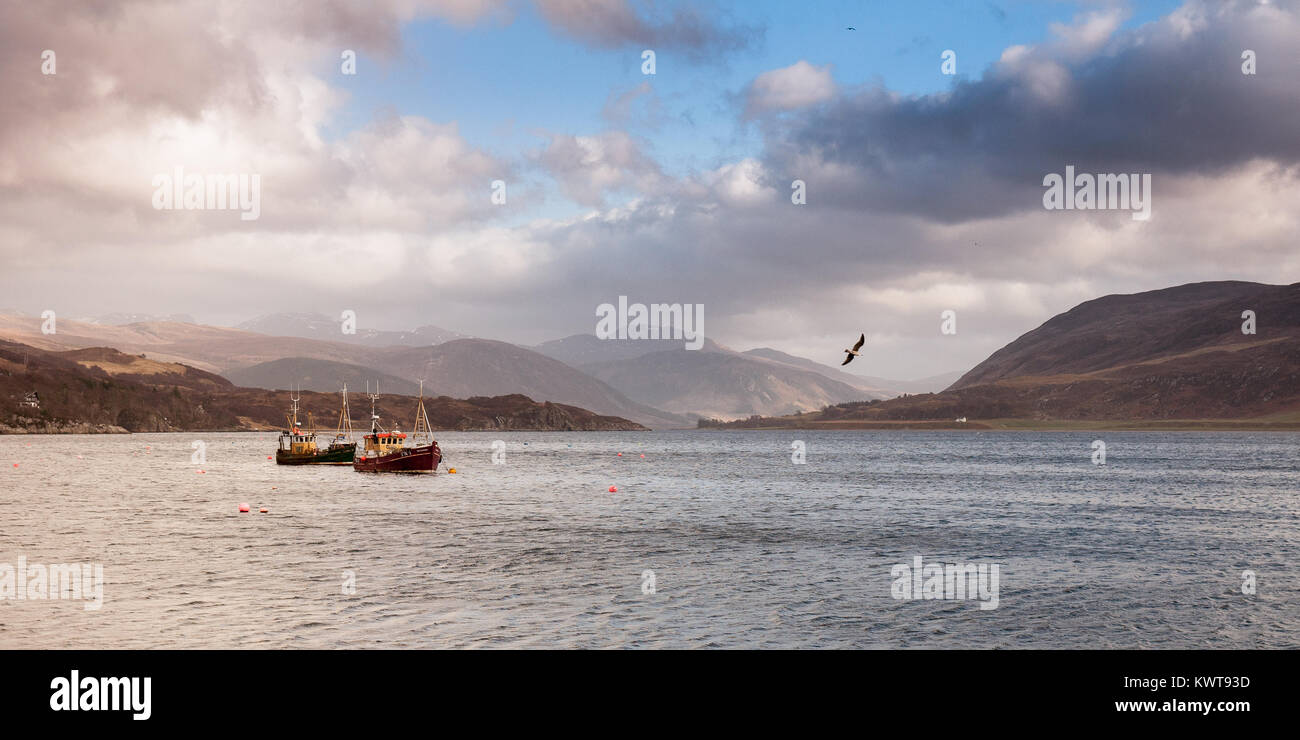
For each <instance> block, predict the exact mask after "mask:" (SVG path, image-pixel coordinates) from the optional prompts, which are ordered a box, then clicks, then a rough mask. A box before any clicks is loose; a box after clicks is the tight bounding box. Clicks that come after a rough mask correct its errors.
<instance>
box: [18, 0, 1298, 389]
mask: <svg viewBox="0 0 1300 740" xmlns="http://www.w3.org/2000/svg"><path fill="white" fill-rule="evenodd" d="M850 29H853V30H850ZM1297 38H1300V6H1298V5H1297V3H1296V2H1283V1H1281V0H1274V1H1273V2H1259V1H1254V0H1252V1H1250V2H1246V1H1244V0H1243V1H1233V0H1224V1H1219V0H1214V1H1212V2H1200V1H1198V0H1189V1H1188V2H1163V1H1154V0H1153V1H1151V2H1127V3H1125V2H1052V1H1050V0H1041V1H1038V2H1024V1H1012V0H1001V1H1000V2H980V1H978V0H971V1H969V2H967V1H960V0H932V1H928V2H927V1H917V2H883V1H881V2H840V1H828V2H808V3H788V2H766V1H765V2H735V3H724V2H698V1H697V2H691V3H682V2H674V1H672V0H655V1H654V2H638V1H635V0H534V1H533V2H526V1H524V0H429V1H422V0H378V1H375V2H366V3H360V2H358V3H350V2H342V1H341V0H339V1H335V2H322V3H261V2H246V3H245V2H228V3H210V2H197V1H196V2H186V1H181V2H166V3H164V2H144V1H124V0H119V1H116V2H113V1H110V2H103V3H97V4H94V5H91V6H81V5H77V4H53V3H27V2H11V1H9V0H3V1H2V2H0V87H3V89H2V90H0V310H3V309H10V310H18V311H23V312H26V313H30V314H39V313H40V312H41V311H44V310H55V311H56V312H57V313H58V315H60V316H69V317H77V316H99V315H105V314H112V313H141V314H155V315H165V314H188V315H190V316H193V317H196V318H197V319H198V320H199V321H202V322H205V323H212V324H220V325H234V324H237V323H239V322H241V321H244V320H246V319H250V318H252V317H254V316H257V315H261V314H266V313H276V312H317V313H322V314H325V315H329V316H340V315H341V312H343V311H345V310H346V311H353V312H355V314H356V316H357V323H358V325H359V326H368V327H374V328H379V329H403V328H412V327H415V326H419V325H424V324H435V325H438V326H442V327H444V328H447V329H452V330H455V331H459V332H463V333H467V334H472V335H476V336H482V337H488V338H493V339H501V340H505V341H511V342H516V343H520V344H536V343H539V342H542V341H545V340H548V339H554V338H559V337H563V336H567V335H569V334H576V333H591V332H593V331H594V329H595V323H596V309H597V307H598V306H599V305H600V304H603V303H616V302H617V299H618V297H619V296H623V295H625V296H628V299H629V301H630V302H643V303H683V304H700V305H703V306H704V331H705V334H706V335H707V336H708V337H709V338H710V339H713V340H714V341H716V342H719V343H721V344H723V345H725V346H729V347H732V348H734V349H740V350H743V349H749V348H752V347H760V346H767V347H773V348H776V349H780V350H783V351H786V352H790V353H792V354H796V355H801V356H806V357H810V358H812V359H815V360H818V361H822V362H828V363H834V364H838V361H839V359H840V358H842V356H843V355H842V353H841V352H840V350H841V348H842V347H845V346H848V345H849V344H851V343H852V341H853V340H854V339H856V337H857V335H858V333H859V332H862V333H865V334H866V337H867V342H866V345H865V347H864V351H863V356H862V357H861V359H859V360H858V361H857V362H855V364H854V366H853V368H852V369H854V370H856V371H857V372H860V373H864V374H869V375H876V376H883V377H892V378H900V379H912V378H920V377H925V376H928V375H934V374H939V373H944V372H949V371H954V370H965V369H968V368H970V367H971V366H973V365H974V364H976V363H978V362H979V361H981V360H983V359H984V358H985V357H986V356H987V355H988V354H990V353H991V352H993V351H995V350H997V349H998V348H999V347H1001V346H1003V345H1005V344H1006V343H1008V342H1010V341H1012V340H1014V339H1015V338H1016V337H1018V336H1020V335H1021V334H1023V333H1025V332H1027V331H1030V330H1032V329H1033V328H1034V327H1036V326H1038V325H1039V324H1041V323H1042V322H1043V321H1045V320H1047V319H1049V318H1051V316H1053V315H1055V314H1056V313H1059V312H1061V311H1065V310H1068V309H1069V308H1071V307H1073V306H1075V305H1077V304H1079V303H1081V302H1083V301H1087V300H1090V299H1093V298H1096V297H1099V296H1102V295H1106V294H1110V293H1131V292H1136V291H1141V290H1150V289H1156V288H1162V287H1168V286H1171V285H1179V284H1183V283H1187V282H1195V281H1201V280H1226V279H1238V280H1256V281H1261V282H1270V283H1291V282H1296V281H1300V250H1297V244H1296V235H1297V234H1298V233H1300V230H1298V229H1297V222H1298V221H1300V207H1297V206H1300V195H1297V194H1298V193H1300V190H1298V189H1297V188H1296V185H1297V183H1296V178H1297V175H1298V170H1297V163H1298V160H1300V134H1297V131H1300V126H1297V124H1296V122H1297V121H1300V115H1298V114H1300V110H1298V109H1300V47H1297V46H1296V44H1295V39H1297ZM647 50H649V51H653V53H654V74H646V73H645V72H646V69H645V68H644V54H643V53H644V52H645V51H647ZM1247 50H1249V51H1250V52H1251V54H1252V57H1251V58H1252V63H1253V64H1254V68H1253V70H1252V72H1253V73H1252V74H1246V73H1244V67H1243V65H1244V64H1246V62H1244V61H1243V53H1244V52H1246V51H1247ZM348 51H351V52H353V53H354V54H355V73H354V74H348V73H346V72H348V71H351V70H346V69H345V64H344V55H345V53H346V52H348ZM949 51H951V52H952V54H951V55H947V56H948V57H949V58H950V59H951V61H952V62H953V64H952V65H949V68H948V69H945V52H949ZM47 52H53V55H52V58H51V59H52V61H53V67H51V66H50V64H49V62H50V61H51V59H47V56H49V55H48V54H47ZM946 72H952V73H951V74H948V73H946ZM1067 166H1072V167H1074V168H1075V169H1076V170H1077V171H1078V172H1082V173H1096V174H1098V175H1101V174H1110V173H1124V174H1129V173H1132V174H1141V175H1150V177H1151V183H1152V186H1151V187H1152V190H1151V198H1150V203H1151V210H1150V218H1148V219H1146V220H1138V219H1135V218H1133V214H1132V212H1131V211H1130V210H1125V209H1107V210H1054V209H1048V208H1045V207H1044V197H1043V196H1044V191H1045V187H1044V182H1045V179H1044V178H1045V177H1046V176H1047V175H1049V174H1051V173H1060V174H1063V173H1064V172H1065V168H1066V167H1067ZM177 168H182V170H183V172H184V173H186V174H190V175H199V176H202V177H211V176H216V175H224V174H245V175H257V177H258V178H259V181H260V199H259V207H258V214H257V218H256V219H245V218H241V213H240V211H238V210H232V209H227V210H217V209H187V208H160V207H158V205H159V203H158V191H159V186H158V184H157V183H158V182H160V181H159V180H158V179H157V178H158V177H159V176H160V175H164V174H165V175H171V174H172V173H174V172H175V171H176V169H177ZM796 180H799V181H801V182H802V183H803V192H804V194H805V199H804V201H805V202H803V203H794V202H792V195H793V194H794V190H793V189H792V187H793V184H794V181H796ZM494 181H501V182H502V183H504V194H505V198H504V203H501V202H494V201H493V194H494V192H499V191H494V186H493V183H494ZM162 189H164V190H165V189H166V188H162ZM944 311H953V312H955V315H956V317H957V318H956V332H955V333H950V334H945V333H943V332H942V331H941V327H942V324H943V322H942V320H941V314H942V312H944Z"/></svg>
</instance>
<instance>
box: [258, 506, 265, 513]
mask: <svg viewBox="0 0 1300 740" xmlns="http://www.w3.org/2000/svg"><path fill="white" fill-rule="evenodd" d="M257 511H258V512H259V513H262V514H265V513H266V507H265V506H263V507H262V508H260V509H258V510H257Z"/></svg>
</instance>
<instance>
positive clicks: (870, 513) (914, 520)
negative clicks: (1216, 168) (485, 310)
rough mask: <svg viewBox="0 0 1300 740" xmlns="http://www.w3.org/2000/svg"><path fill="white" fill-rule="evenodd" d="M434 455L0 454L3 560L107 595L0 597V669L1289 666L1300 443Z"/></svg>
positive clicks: (55, 447) (554, 442)
mask: <svg viewBox="0 0 1300 740" xmlns="http://www.w3.org/2000/svg"><path fill="white" fill-rule="evenodd" d="M1098 437H1100V438H1102V439H1104V440H1105V442H1106V444H1107V450H1106V452H1107V459H1106V462H1107V464H1106V465H1105V466H1097V465H1093V464H1092V461H1091V456H1092V449H1091V442H1092V440H1093V439H1095V438H1098ZM196 439H198V440H202V441H204V442H205V444H206V458H207V461H206V463H203V464H201V465H196V464H194V463H193V462H192V461H191V456H192V454H193V452H194V450H193V448H192V446H191V444H192V441H193V440H196ZM795 439H800V440H803V441H804V443H805V444H806V449H807V462H806V464H803V465H796V464H793V463H792V462H791V452H792V449H791V443H792V442H793V441H794V440H795ZM496 440H502V441H503V442H504V443H505V449H504V460H503V461H502V462H501V463H500V464H494V463H493V460H492V454H493V442H494V441H496ZM439 442H440V444H441V445H442V448H443V450H444V454H445V461H446V465H450V466H452V467H455V468H456V469H457V471H458V472H457V473H456V474H455V475H448V474H446V473H445V470H446V465H444V466H443V467H440V468H439V473H438V474H437V475H433V476H394V475H388V476H384V475H364V474H360V473H354V472H353V471H352V470H351V469H350V468H346V467H342V468H336V467H315V468H313V467H283V466H277V465H275V464H274V463H273V462H272V461H269V460H267V459H266V456H267V455H268V454H271V453H272V451H273V450H274V448H275V444H276V443H275V437H274V435H269V434H202V435H174V434H171V435H169V434H157V435H149V434H138V435H131V436H126V435H122V436H7V437H0V466H2V467H0V490H3V502H4V518H3V521H2V522H0V563H9V564H16V563H17V562H18V558H20V557H25V558H26V560H27V562H28V563H98V564H102V566H103V571H104V579H105V584H104V596H103V605H102V607H101V608H100V609H98V610H97V611H87V610H85V609H84V608H83V604H82V603H80V602H73V601H69V600H57V601H49V600H47V601H32V600H26V601H16V600H3V601H0V648H66V647H87V648H96V647H98V648H108V647H125V648H150V647H182V648H197V647H219V648H233V647H290V648H318V647H320V648H357V647H422V648H424V647H430V648H432V647H584V648H605V647H727V648H742V647H816V648H832V647H836V648H843V647H861V648H900V647H938V648H949V647H951V648H958V647H962V648H965V647H1000V648H1018V647H1046V648H1066V647H1084V648H1102V647H1155V648H1175V647H1216V648H1229V647H1246V648H1250V647H1269V648H1277V647H1289V648H1294V647H1297V646H1300V576H1298V575H1297V574H1298V573H1300V570H1298V566H1300V513H1298V511H1297V509H1298V506H1300V501H1298V492H1300V435H1294V434H1243V433H1222V434H1220V433H1116V432H1106V433H994V432H985V433H976V432H951V433H949V432H877V431H868V432H820V433H819V432H798V433H794V432H782V433H776V432H662V433H660V432H656V433H568V434H560V433H531V434H522V433H515V434H491V433H488V434H482V433H478V434H472V433H464V434H453V433H442V434H440V435H439ZM619 452H622V453H623V456H622V457H618V456H617V453H619ZM641 455H645V457H644V458H642V457H641ZM15 462H16V463H18V464H19V465H18V467H16V468H15V467H13V463H15ZM199 469H202V470H204V471H205V472H203V473H199V472H197V471H198V470H199ZM611 485H615V486H617V487H618V492H617V493H610V492H608V488H609V486H611ZM242 502H247V503H249V504H250V505H251V506H252V507H253V513H249V514H240V513H238V505H239V504H240V503H242ZM263 506H265V507H267V508H268V509H269V513H266V514H261V513H257V509H258V508H259V507H263ZM916 555H921V556H922V557H923V558H925V560H926V562H940V561H942V562H948V563H954V562H962V563H996V564H999V568H1000V583H999V586H1000V588H999V603H998V606H997V608H996V609H988V610H981V609H979V608H978V602H977V601H957V600H899V599H895V598H893V596H892V595H891V585H892V583H893V580H894V579H893V576H892V575H891V568H892V566H894V565H895V564H910V563H912V559H913V557H914V556H916ZM1246 570H1251V571H1253V572H1254V573H1255V574H1256V577H1257V593H1256V594H1254V595H1244V594H1243V593H1242V583H1243V575H1242V574H1243V571H1246ZM645 571H653V576H654V593H646V591H648V590H649V589H648V588H647V587H646V586H647V584H648V581H647V580H646V574H645ZM348 573H351V574H352V577H353V578H354V593H351V594H347V593H344V590H345V589H344V582H345V580H346V579H347V578H348Z"/></svg>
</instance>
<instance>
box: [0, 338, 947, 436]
mask: <svg viewBox="0 0 1300 740" xmlns="http://www.w3.org/2000/svg"><path fill="white" fill-rule="evenodd" d="M96 322H97V323H87V322H85V321H75V320H64V319H61V320H60V321H59V323H58V332H57V334H52V335H45V334H42V333H41V332H40V324H41V322H40V319H39V318H37V317H30V316H19V315H12V314H11V315H0V338H8V339H10V340H13V341H18V342H23V343H26V344H29V345H31V346H34V347H38V348H42V349H47V350H55V351H57V350H67V349H75V348H83V347H105V346H107V347H113V348H116V349H118V350H121V351H123V352H126V353H133V354H145V355H147V356H148V357H149V358H151V359H154V360H157V361H160V362H168V363H180V364H185V365H189V366H191V367H193V368H195V369H198V370H204V371H207V372H210V373H215V374H220V375H223V376H225V377H227V378H229V379H230V380H232V381H233V382H235V383H236V384H238V385H241V386H248V387H257V388H267V389H288V388H293V387H299V386H300V387H302V388H304V389H307V390H315V391H319V392H329V391H334V390H337V389H338V388H340V387H341V386H342V385H343V383H345V382H346V383H347V384H348V386H349V387H350V388H352V389H354V390H360V389H362V388H364V387H365V384H366V382H367V381H369V382H372V383H373V382H377V383H378V384H379V386H380V388H381V390H388V391H391V392H394V393H405V394H411V393H416V392H418V384H417V383H416V381H417V380H420V379H423V380H424V381H425V391H426V393H427V394H429V395H448V396H453V397H468V396H496V395H502V394H511V393H522V394H524V395H527V396H529V397H530V398H534V399H537V400H540V401H551V402H555V403H562V404H568V405H573V406H577V407H580V408H584V409H591V410H592V411H593V412H595V413H598V414H602V415H607V416H617V417H622V418H626V419H631V420H633V421H636V422H638V423H641V424H643V425H646V426H650V427H653V428H673V427H690V426H693V425H694V424H695V420H696V419H697V418H700V417H714V418H720V419H734V418H744V417H748V416H751V415H754V414H760V415H772V414H784V413H791V412H794V411H803V412H807V411H814V410H817V409H820V408H822V407H824V406H827V405H833V404H837V403H842V402H846V401H858V400H870V399H877V398H888V397H891V396H894V395H897V394H899V393H902V392H908V391H907V390H903V389H900V388H906V387H907V386H906V384H902V383H896V382H894V381H885V380H881V379H875V378H863V377H860V376H856V375H853V374H851V373H847V372H843V371H840V370H838V369H837V368H834V367H830V366H827V365H822V364H820V363H816V362H813V361H812V360H808V359H805V358H801V357H795V356H793V355H789V354H786V353H783V352H779V351H777V350H773V349H768V348H760V349H754V350H749V351H748V352H736V351H734V350H732V349H730V348H727V347H724V346H722V345H719V344H717V343H716V342H714V341H712V340H708V339H706V340H705V341H704V347H703V348H702V349H701V350H698V351H694V350H686V349H684V343H683V341H681V340H600V339H597V338H596V337H595V336H592V335H587V334H579V335H574V336H571V337H566V338H564V339H560V340H555V341H552V342H546V343H544V344H542V345H539V346H538V347H535V348H532V349H529V348H525V347H520V346H517V345H512V344H508V343H505V342H496V341H492V340H487V339H471V338H464V336H463V335H460V334H458V333H456V332H451V331H448V330H445V329H441V328H438V327H434V326H426V327H422V328H420V329H416V330H413V331H410V332H385V331H373V330H372V331H366V330H362V329H358V330H357V333H356V334H355V335H345V334H342V332H341V331H340V324H339V322H338V321H335V320H333V319H331V318H329V317H327V316H324V315H321V314H272V315H268V316H263V317H259V318H257V319H254V320H252V321H249V322H245V323H243V324H241V325H240V327H239V328H226V327H215V326H205V325H198V324H191V323H180V322H175V321H144V322H137V323H130V324H117V323H110V322H108V321H106V320H104V317H101V318H100V319H96ZM943 384H944V385H946V380H945V382H944V383H943Z"/></svg>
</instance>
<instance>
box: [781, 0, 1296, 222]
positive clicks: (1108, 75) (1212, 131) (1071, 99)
mask: <svg viewBox="0 0 1300 740" xmlns="http://www.w3.org/2000/svg"><path fill="white" fill-rule="evenodd" d="M1279 6H1280V7H1279ZM1095 20H1096V19H1086V18H1085V19H1081V21H1080V24H1079V26H1078V28H1077V29H1060V38H1058V39H1057V40H1056V41H1054V42H1051V43H1048V44H1045V45H1043V46H1041V47H1034V48H1021V49H1011V50H1008V52H1007V53H1006V54H1004V56H1003V59H1002V60H1001V61H1000V62H999V63H997V64H996V65H995V66H994V67H993V68H991V69H990V70H988V71H987V73H986V74H985V75H984V77H983V78H982V79H980V80H978V81H966V82H959V83H958V84H957V85H956V86H955V88H954V89H953V90H952V91H951V92H945V93H942V94H934V95H927V96H923V97H901V96H898V95H895V94H893V93H890V92H889V91H886V90H882V89H879V88H870V89H862V90H858V91H856V92H854V93H851V94H848V95H846V96H844V97H843V98H841V99H838V100H837V101H835V102H833V103H831V104H829V105H827V106H824V107H822V108H821V109H818V110H814V111H812V112H810V114H809V115H806V116H803V117H800V118H799V119H795V120H791V119H784V120H782V121H774V122H772V123H771V124H770V125H769V128H768V136H769V157H768V165H769V167H770V168H771V169H772V170H773V171H775V172H779V173H781V174H782V176H789V177H803V178H804V179H807V180H809V183H810V187H813V186H814V185H813V183H818V186H819V189H820V190H821V191H822V193H823V198H825V200H824V201H823V202H829V203H833V204H835V205H838V206H842V207H846V208H864V207H865V208H873V209H880V210H891V211H892V210H905V211H908V212H911V213H915V214H918V215H920V216H923V217H926V218H932V219H936V220H941V221H960V220H965V219H975V218H984V217H991V216H997V215H1000V214H1004V213H1007V212H1009V211H1015V210H1022V209H1027V208H1035V207H1040V204H1041V193H1042V178H1043V176H1044V175H1045V174H1046V173H1048V172H1061V171H1063V168H1064V167H1065V165H1067V164H1073V165H1075V166H1076V168H1077V170H1078V171H1080V172H1094V173H1096V172H1128V173H1131V172H1146V173H1153V174H1154V175H1156V177H1157V178H1158V177H1159V175H1161V174H1188V173H1204V174H1212V173H1216V172H1223V171H1225V170H1228V169H1231V168H1233V167H1237V166H1240V165H1242V164H1244V163H1246V162H1248V161H1251V160H1253V159H1265V160H1270V161H1274V162H1278V163H1282V164H1294V163H1296V162H1300V133H1298V132H1300V127H1298V126H1297V125H1296V122H1297V121H1300V57H1298V56H1297V55H1296V54H1295V51H1294V45H1295V39H1296V38H1298V37H1300V23H1298V22H1297V15H1296V13H1295V11H1294V4H1293V3H1281V4H1278V5H1260V4H1258V3H1246V2H1235V3H1219V2H1207V3H1200V2H1193V3H1191V4H1189V5H1188V6H1187V7H1185V8H1183V9H1181V10H1180V11H1178V12H1177V13H1175V14H1174V15H1172V16H1170V17H1168V18H1165V19H1162V20H1161V21H1159V22H1157V23H1154V24H1150V25H1147V26H1144V27H1142V28H1139V29H1136V30H1134V31H1130V32H1122V33H1119V34H1117V35H1116V36H1114V37H1112V38H1100V37H1090V36H1089V34H1093V33H1096V32H1095V31H1093V30H1091V29H1090V28H1089V25H1090V22H1091V21H1095ZM1095 25H1103V24H1101V23H1097V24H1095ZM1103 30H1104V26H1103ZM1088 47H1095V48H1088ZM1244 49H1251V50H1253V51H1255V53H1256V55H1257V58H1258V60H1259V62H1258V64H1259V71H1258V74H1256V75H1254V76H1250V75H1244V74H1242V71H1241V65H1242V59H1241V53H1242V51H1243V50H1244Z"/></svg>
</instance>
